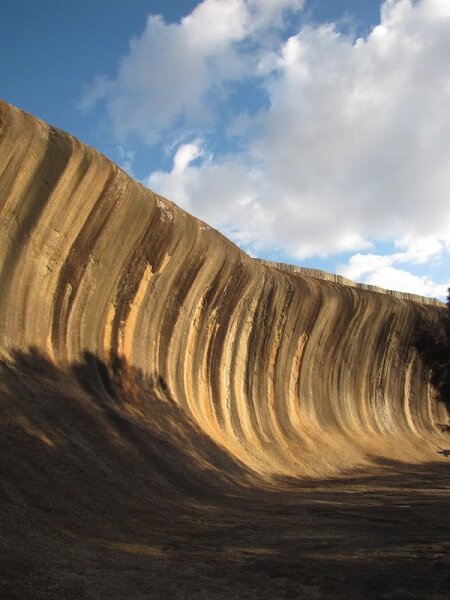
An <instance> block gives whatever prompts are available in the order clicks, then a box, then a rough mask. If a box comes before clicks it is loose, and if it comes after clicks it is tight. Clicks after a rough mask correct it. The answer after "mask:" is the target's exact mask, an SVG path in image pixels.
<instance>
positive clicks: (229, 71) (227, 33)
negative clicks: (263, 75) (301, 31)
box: [79, 0, 303, 143]
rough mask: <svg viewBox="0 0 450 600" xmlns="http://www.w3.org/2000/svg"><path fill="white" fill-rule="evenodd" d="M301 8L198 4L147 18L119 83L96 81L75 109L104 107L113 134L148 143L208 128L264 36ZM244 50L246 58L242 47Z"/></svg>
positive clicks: (270, 2)
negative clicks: (178, 15)
mask: <svg viewBox="0 0 450 600" xmlns="http://www.w3.org/2000/svg"><path fill="white" fill-rule="evenodd" d="M302 2H303V0H204V1H203V2H201V3H200V4H198V5H197V6H196V7H195V9H194V10H193V11H192V13H190V14H189V15H187V16H186V17H184V18H183V19H181V21H180V22H179V23H170V24H168V23H166V22H165V21H164V19H163V18H162V17H161V16H160V15H151V16H149V18H148V20H147V25H146V28H145V30H144V32H143V34H142V35H141V36H140V37H136V38H134V39H132V40H131V42H130V48H129V52H128V54H127V55H126V56H125V57H124V58H123V60H122V62H121V64H120V67H119V71H118V74H117V77H116V78H115V79H108V78H105V77H99V78H96V79H95V80H94V81H93V82H92V84H91V85H90V86H89V87H88V88H87V89H86V90H85V92H84V94H83V97H82V98H81V100H80V103H79V105H80V107H82V108H89V107H92V106H93V105H94V104H96V103H97V102H99V101H100V100H102V99H103V100H105V102H106V106H107V110H108V112H109V115H110V118H111V121H112V125H113V128H114V131H115V133H116V134H117V135H118V136H119V137H121V138H124V137H125V136H126V135H128V134H134V135H136V136H138V137H140V138H143V139H144V140H145V141H147V142H149V143H154V142H156V141H158V140H159V139H160V138H161V136H163V135H168V134H169V133H170V128H171V127H174V126H177V127H180V126H181V125H183V126H185V127H188V128H189V129H191V130H193V129H198V128H199V127H205V126H208V125H209V126H211V125H212V123H214V119H215V117H216V113H217V110H218V108H219V105H220V103H221V100H223V99H226V97H227V93H229V91H228V90H227V85H230V84H232V83H235V82H239V81H241V80H242V79H244V78H245V77H248V76H249V75H251V73H252V70H253V68H254V63H255V60H256V55H257V54H258V53H259V52H261V49H260V47H264V45H265V43H264V40H265V37H266V35H267V32H268V31H272V30H274V29H276V28H277V27H280V26H281V25H282V23H283V15H284V14H285V12H286V11H287V10H289V9H299V8H300V6H301V4H302ZM244 42H245V43H247V45H249V46H251V49H252V51H251V52H250V51H248V50H247V51H245V49H242V48H240V44H242V43H244Z"/></svg>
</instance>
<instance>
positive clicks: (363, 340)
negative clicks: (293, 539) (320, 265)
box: [0, 103, 448, 477]
mask: <svg viewBox="0 0 450 600" xmlns="http://www.w3.org/2000/svg"><path fill="white" fill-rule="evenodd" d="M0 223H1V231H0V256H1V271H0V290H1V291H0V352H1V357H2V361H3V362H2V364H3V371H2V372H3V373H4V372H6V371H7V370H8V369H10V372H12V371H13V372H14V373H15V377H16V378H17V379H20V380H21V381H22V383H23V382H25V383H26V380H27V378H28V377H29V373H30V369H31V370H32V369H33V367H32V365H33V363H32V362H30V360H29V359H30V357H34V358H35V360H36V365H39V364H42V361H43V363H45V365H46V369H50V367H51V368H55V369H56V368H57V369H58V372H60V373H65V374H66V375H65V377H67V379H66V380H65V381H66V384H65V385H66V387H70V386H71V385H72V386H75V383H76V382H79V381H80V373H82V379H83V381H84V382H85V383H86V385H85V387H84V388H83V389H84V390H85V392H84V393H85V394H87V393H88V392H86V389H88V391H89V389H90V390H91V392H92V390H93V389H94V388H95V393H96V394H97V395H98V396H99V397H101V398H102V402H103V404H102V406H103V407H105V406H116V408H117V410H119V408H120V410H121V411H122V417H123V418H124V419H125V417H124V416H123V415H126V420H128V421H130V420H133V419H134V422H136V423H139V419H144V416H145V419H146V422H150V421H151V419H152V418H153V416H152V415H153V413H152V411H154V415H155V416H154V418H155V419H157V413H158V411H159V410H160V408H158V406H159V407H161V406H164V405H165V404H164V403H167V402H168V398H170V405H171V406H172V405H173V406H176V410H177V412H176V415H177V417H176V422H170V423H169V422H168V421H167V422H166V423H165V427H166V433H167V434H168V435H169V436H171V435H172V434H173V436H175V437H176V435H177V431H179V429H180V428H182V426H183V423H182V421H183V419H185V420H186V421H189V423H191V424H192V427H195V428H196V430H197V431H199V432H201V433H202V436H204V437H205V439H209V440H212V441H213V442H214V444H215V445H216V446H217V448H220V449H221V452H223V453H224V456H225V455H227V456H230V459H232V460H234V461H238V462H239V464H241V465H244V466H245V468H246V469H248V470H249V472H253V473H257V474H259V475H260V476H264V477H273V476H328V475H331V474H333V473H336V472H338V471H342V470H347V469H350V468H352V467H356V466H358V465H368V464H369V463H370V462H371V461H372V460H373V459H374V458H373V457H377V458H378V459H379V458H383V457H386V458H387V457H388V458H397V459H400V460H404V461H409V462H420V461H428V460H430V459H431V458H432V459H433V460H438V459H439V458H443V457H440V456H439V455H438V454H437V452H436V446H437V447H438V448H439V447H441V446H442V443H443V442H442V440H443V437H442V436H443V435H444V434H442V433H441V432H440V430H439V427H438V424H440V423H446V422H447V420H448V415H447V414H446V413H445V408H444V406H443V405H442V404H439V403H437V402H436V400H435V398H434V393H433V390H432V389H431V387H430V385H429V383H428V379H429V374H428V371H427V369H426V368H425V367H424V365H423V364H422V362H421V359H420V357H419V356H418V354H417V352H416V350H415V348H414V345H413V339H412V336H413V331H414V327H415V322H416V320H417V318H420V317H423V318H427V319H430V320H436V319H437V318H438V317H439V315H440V314H441V311H442V310H443V308H442V305H440V304H439V303H438V302H435V303H434V304H433V302H429V301H427V302H426V301H422V299H420V298H416V297H415V298H414V299H409V298H405V297H402V296H401V295H395V294H389V295H388V294H385V293H378V292H377V291H373V290H367V289H363V288H360V287H357V286H354V285H349V284H348V282H347V284H345V283H342V282H340V281H327V280H325V279H323V278H318V277H317V276H314V274H311V273H308V272H307V271H296V270H295V269H290V270H289V269H287V270H283V269H281V268H277V267H276V266H271V265H267V264H264V263H263V262H261V261H257V260H254V259H252V258H250V257H249V256H247V255H246V254H245V253H243V252H242V251H240V250H239V249H238V248H237V247H236V246H235V245H233V244H232V243H231V242H230V241H229V240H227V239H226V238H225V237H223V236H222V235H221V234H219V233H218V232H217V231H215V230H214V229H212V228H210V227H209V226H207V225H206V224H204V223H202V222H201V221H199V220H197V219H195V218H193V217H192V216H190V215H189V214H187V213H186V212H184V211H183V210H181V209H180V208H178V207H177V206H175V205H174V204H172V203H171V202H169V201H168V200H166V199H164V198H161V197H159V196H157V195H155V194H154V193H152V192H151V191H149V190H147V189H145V188H144V187H143V186H141V185H139V184H137V183H136V182H134V181H132V180H131V179H130V178H129V177H128V176H127V175H126V174H125V173H124V172H123V171H122V170H121V169H119V168H118V167H117V166H115V165H114V164H112V163H111V162H110V161H109V160H108V159H106V158H105V157H104V156H102V155H100V154H99V153H98V152H96V151H95V150H93V149H91V148H88V147H86V146H85V145H83V144H82V143H80V142H79V141H77V140H76V139H74V138H73V137H71V136H69V135H67V134H65V133H63V132H61V131H59V130H56V129H54V128H52V127H50V126H48V125H47V124H45V123H43V122H41V121H39V120H37V119H35V118H33V117H31V116H29V115H27V114H25V113H23V112H21V111H20V110H18V109H16V108H13V107H11V106H9V105H7V104H5V103H1V104H0ZM18 357H21V358H20V360H19V358H18ZM27 357H28V359H27ZM27 360H28V362H27ZM39 361H41V362H39ZM24 364H27V365H28V367H27V368H28V371H27V372H26V373H25V371H26V369H24V367H23V365H24ZM30 365H31V367H30ZM81 366H82V367H83V368H81ZM77 368H78V370H77ZM36 369H37V370H38V366H37V367H36ZM11 370H12V371H11ZM48 379H49V381H48V384H49V386H51V385H52V381H51V377H48ZM148 381H151V382H153V383H152V385H153V388H152V390H153V391H152V394H153V397H155V398H157V399H159V400H158V401H159V405H158V403H156V405H157V406H156V405H155V406H156V408H155V406H153V405H152V406H153V408H152V407H150V406H148V405H146V403H145V402H146V401H145V393H143V390H144V391H145V389H146V388H145V385H144V384H143V382H148ZM25 383H23V384H24V385H25ZM41 383H42V382H41ZM86 386H87V387H86ZM89 386H90V388H89ZM140 386H141V388H140ZM142 386H144V387H142ZM119 388H120V394H119V393H118V392H117V390H118V389H119ZM71 389H72V388H71ZM73 389H74V388H73ZM114 390H115V391H114ZM92 393H94V392H92ZM75 400H76V398H75ZM81 401H82V399H80V402H81ZM55 402H56V400H55V401H54V403H53V404H52V405H51V406H50V405H47V408H46V409H45V410H47V413H45V411H44V409H42V410H41V409H39V407H38V408H36V401H35V405H34V409H33V410H34V411H35V412H34V413H33V414H34V417H33V418H31V416H30V415H28V416H26V418H25V416H24V415H23V414H22V416H20V414H19V412H20V411H19V410H18V409H17V410H16V411H12V413H11V414H14V418H13V417H11V418H12V420H14V419H15V421H14V423H15V425H16V426H17V427H21V428H22V431H23V432H25V433H26V435H29V436H31V437H34V438H35V439H36V440H40V441H41V442H42V443H48V444H49V445H50V444H52V443H55V440H54V439H53V438H52V435H53V434H52V427H53V428H54V427H56V424H55V422H54V421H52V422H50V421H51V419H50V417H48V418H47V417H46V416H45V415H46V414H49V413H48V411H52V410H55V408H54V407H55ZM119 404H120V406H119V407H118V405H119ZM16 406H17V404H16ZM21 410H25V408H24V407H23V406H22V408H21ZM73 410H75V409H73ZM99 410H100V409H99ZM102 410H103V409H102ZM36 411H37V412H36ZM39 411H41V412H39ZM38 412H39V417H38V416H36V415H38ZM44 413H45V414H44ZM158 414H159V413H158ZM143 415H144V416H143ZM49 419H50V420H49ZM38 422H39V425H37V423H38ZM61 435H62V434H61ZM55 439H56V438H55ZM46 440H47V442H46ZM52 440H53V441H52ZM193 444H194V445H195V441H194V442H193ZM222 466H223V465H222ZM216 468H217V469H220V468H221V465H220V464H217V465H216ZM223 468H224V469H225V467H223Z"/></svg>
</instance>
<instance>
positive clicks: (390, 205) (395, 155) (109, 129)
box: [0, 0, 450, 298]
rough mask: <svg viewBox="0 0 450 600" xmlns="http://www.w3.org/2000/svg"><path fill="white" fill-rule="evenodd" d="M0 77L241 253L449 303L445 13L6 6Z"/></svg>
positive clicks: (324, 2)
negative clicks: (238, 247)
mask: <svg viewBox="0 0 450 600" xmlns="http://www.w3.org/2000/svg"><path fill="white" fill-rule="evenodd" d="M0 72H1V79H0V81H1V88H2V94H1V96H2V98H3V99H4V100H6V101H8V102H11V103H12V104H15V105H17V106H19V107H20V108H23V109H24V110H27V111H29V112H31V113H33V114H35V115H36V116H38V117H41V118H43V119H45V120H47V121H49V122H50V123H52V124H54V125H56V126H57V127H60V128H62V129H64V130H66V131H69V132H70V133H72V134H73V135H75V136H77V137H78V138H80V139H81V140H82V141H84V142H86V143H88V144H90V145H92V146H94V147H96V148H98V149H99V150H100V151H101V152H103V153H105V154H106V155H107V156H109V157H110V158H111V159H112V160H114V161H115V162H117V163H118V164H119V165H120V166H122V167H123V168H124V169H126V170H127V171H128V172H129V173H130V174H131V175H132V176H133V177H134V178H136V179H138V180H140V181H141V182H142V183H144V184H145V185H147V186H148V187H150V188H151V189H153V190H154V191H155V192H157V193H159V194H162V195H164V196H166V197H168V198H170V199H171V200H173V201H174V202H176V203H177V204H179V205H180V206H182V207H183V208H185V209H186V210H188V211H189V212H190V213H192V214H194V215H195V216H197V217H199V218H201V219H203V220H205V221H207V222H208V223H209V224H210V225H212V226H214V227H216V228H218V229H219V230H221V231H222V232H223V233H224V234H225V235H227V236H228V237H230V238H231V239H232V240H233V241H235V242H236V243H237V244H239V246H240V247H241V248H242V249H243V250H245V251H246V252H248V253H250V254H251V255H254V256H259V257H264V258H267V259H272V260H279V261H284V262H291V263H293V264H300V265H304V266H309V267H314V268H321V269H324V270H327V271H332V272H337V273H340V274H342V275H345V276H346V277H349V278H351V279H354V280H356V281H360V282H365V283H370V284H374V285H380V286H382V287H387V288H391V289H397V290H402V291H408V292H413V293H418V294H422V295H431V296H436V297H440V298H444V297H445V295H446V290H447V288H448V287H449V286H450V260H449V258H450V198H449V195H450V110H449V108H448V107H449V106H450V2H449V0H416V1H413V0H387V1H385V2H379V1H378V0H342V1H341V2H329V1H328V0H203V2H195V1H178V2H177V1H173V2H172V1H171V2H165V1H162V0H158V1H157V0H154V1H152V0H148V1H144V0H133V1H132V2H123V1H122V0H96V1H95V2H91V1H87V0H78V1H77V2H70V1H69V0H66V1H65V0H41V1H40V2H36V3H35V2H29V1H28V0H15V1H14V2H10V3H7V5H6V6H5V7H3V9H2V19H1V21H0Z"/></svg>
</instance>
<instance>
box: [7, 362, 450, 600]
mask: <svg viewBox="0 0 450 600" xmlns="http://www.w3.org/2000/svg"><path fill="white" fill-rule="evenodd" d="M0 386H1V387H0V389H1V409H0V410H1V413H0V414H1V420H0V424H1V429H0V456H1V461H0V483H1V485H0V504H1V510H0V527H1V537H0V597H1V598H4V599H5V600H6V599H19V598H20V599H25V598H26V599H27V600H28V599H30V600H33V599H36V600H37V599H56V598H58V599H77V600H78V599H80V600H83V599H86V600H90V599H92V600H99V599H104V598H108V599H114V600H115V599H117V600H119V599H120V600H122V599H123V598H133V599H136V600H140V599H147V598H148V599H150V598H151V599H153V598H156V599H158V598H161V599H162V598H164V599H166V598H174V599H175V600H177V599H178V598H180V599H181V598H183V599H191V598H192V599H203V598H204V599H212V600H214V599H220V600H222V599H232V598H261V599H271V600H274V599H277V598H280V599H281V598H319V599H320V598H330V599H331V598H350V599H355V600H356V599H358V600H359V599H361V598H380V599H386V600H389V599H390V600H402V599H404V600H405V599H406V600H407V599H414V598H416V599H417V598H431V599H435V600H439V599H444V598H448V594H449V591H450V576H449V572H450V569H449V567H450V562H449V558H448V556H449V551H450V516H449V512H450V511H449V482H450V476H449V467H450V463H449V464H447V463H445V462H436V463H429V464H422V465H419V466H418V465H408V464H404V463H399V462H395V461H383V462H381V461H379V469H375V470H374V471H373V472H371V473H365V474H364V473H358V474H356V475H355V474H351V475H350V474H349V476H348V477H341V478H336V479H333V480H327V481H324V480H319V481H318V480H315V481H313V480H296V479H292V478H283V479H282V478H280V479H278V480H277V481H276V482H274V485H269V484H267V482H265V481H263V480H262V479H259V478H258V477H257V476H256V475H255V474H254V473H252V472H251V471H250V470H249V469H247V468H246V466H245V465H243V464H241V463H239V462H238V461H236V460H234V459H233V458H231V457H230V456H229V455H228V454H227V453H226V452H225V451H224V450H223V449H221V448H219V447H218V446H217V445H216V444H215V443H214V442H212V440H210V438H208V437H207V436H205V435H204V433H203V432H202V431H201V430H200V429H199V428H198V427H197V426H196V425H195V423H194V422H192V421H191V420H190V419H189V417H188V415H187V414H186V413H185V412H184V411H183V409H182V408H180V407H179V406H178V405H177V403H175V401H174V400H173V398H172V397H171V391H170V390H169V389H168V386H167V384H166V382H165V381H164V380H163V379H162V378H161V377H160V376H159V375H158V374H155V375H154V376H152V377H144V375H143V374H142V372H141V371H139V370H137V369H134V368H133V367H131V366H129V365H127V364H126V363H125V362H124V361H123V360H122V359H120V358H119V357H112V360H111V363H110V364H109V365H106V364H105V363H103V362H102V361H100V360H99V359H98V358H97V357H95V356H94V355H92V354H89V353H86V354H85V356H84V360H83V362H82V363H79V364H75V365H71V366H70V367H68V368H67V369H61V368H58V367H56V366H55V365H54V364H52V363H51V362H50V361H49V360H47V359H46V358H45V357H43V356H42V355H41V354H39V353H38V352H37V351H35V350H30V352H29V353H27V354H23V353H16V354H15V355H14V357H13V360H12V361H3V362H2V363H1V364H0Z"/></svg>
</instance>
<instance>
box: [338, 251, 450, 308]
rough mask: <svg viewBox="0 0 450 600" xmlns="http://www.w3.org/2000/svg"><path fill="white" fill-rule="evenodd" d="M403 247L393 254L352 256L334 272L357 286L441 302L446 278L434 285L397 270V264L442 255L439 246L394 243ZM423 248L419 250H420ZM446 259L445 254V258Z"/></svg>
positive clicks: (449, 286) (417, 262) (406, 271)
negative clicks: (402, 249)
mask: <svg viewBox="0 0 450 600" xmlns="http://www.w3.org/2000/svg"><path fill="white" fill-rule="evenodd" d="M398 245H402V246H403V247H405V248H407V249H406V250H405V251H404V252H398V253H394V254H388V255H381V254H360V253H358V254H354V255H353V256H351V257H350V259H349V260H348V262H347V263H346V264H341V265H339V266H338V269H337V271H338V273H339V274H340V275H343V276H344V277H347V278H348V279H352V280H353V281H356V282H359V283H368V284H370V285H376V286H379V287H383V288H386V289H390V290H398V291H402V292H409V293H411V294H418V295H420V296H431V297H434V298H439V299H441V300H443V299H444V298H445V297H446V293H447V289H448V288H450V278H449V279H448V281H446V282H436V281H434V280H433V279H432V278H431V277H427V276H423V275H415V274H413V273H411V272H410V271H409V270H406V269H404V268H402V269H400V268H398V266H395V265H398V264H408V265H410V268H412V267H413V265H414V264H422V263H423V262H426V261H424V257H426V259H427V260H428V261H429V260H433V259H436V258H438V257H440V256H442V255H443V254H444V252H445V250H444V249H443V248H442V247H441V246H432V245H428V246H427V245H426V243H425V242H424V241H423V240H420V241H419V243H418V244H417V245H412V246H413V247H411V246H409V247H408V243H407V241H405V242H402V243H401V244H400V242H398ZM422 249H423V250H422ZM447 258H448V255H447Z"/></svg>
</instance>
